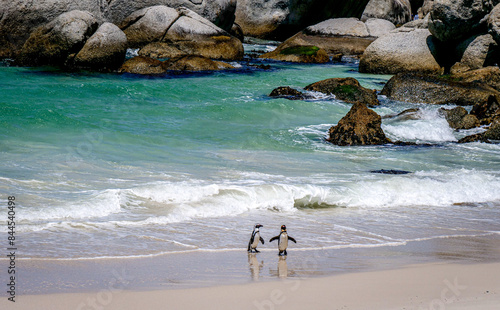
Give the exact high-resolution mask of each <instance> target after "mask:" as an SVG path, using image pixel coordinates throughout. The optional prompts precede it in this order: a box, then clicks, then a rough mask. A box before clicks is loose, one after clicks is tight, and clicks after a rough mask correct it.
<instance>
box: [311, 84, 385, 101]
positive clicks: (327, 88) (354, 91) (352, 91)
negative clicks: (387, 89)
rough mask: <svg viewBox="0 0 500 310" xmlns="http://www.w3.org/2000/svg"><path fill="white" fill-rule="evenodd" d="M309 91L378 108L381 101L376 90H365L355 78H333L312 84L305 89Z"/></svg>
mask: <svg viewBox="0 0 500 310" xmlns="http://www.w3.org/2000/svg"><path fill="white" fill-rule="evenodd" d="M305 89H306V90H309V91H317V92H321V93H324V94H327V95H335V98H337V99H339V100H342V101H346V102H349V103H357V102H360V103H363V104H366V105H368V106H377V105H379V104H380V103H379V101H378V99H377V94H376V92H375V91H374V90H371V89H368V88H364V87H363V86H361V85H360V84H359V82H358V81H357V80H356V79H354V78H350V77H349V78H332V79H327V80H323V81H319V82H316V83H313V84H310V85H308V86H306V87H305Z"/></svg>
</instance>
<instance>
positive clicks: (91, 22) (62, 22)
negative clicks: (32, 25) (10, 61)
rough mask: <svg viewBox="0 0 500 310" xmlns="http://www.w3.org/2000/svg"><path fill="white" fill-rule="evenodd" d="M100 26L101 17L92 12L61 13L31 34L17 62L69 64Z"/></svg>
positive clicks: (28, 64) (34, 64)
mask: <svg viewBox="0 0 500 310" xmlns="http://www.w3.org/2000/svg"><path fill="white" fill-rule="evenodd" d="M97 27H98V22H97V20H96V19H95V18H94V16H92V15H91V14H90V13H88V12H83V11H70V12H67V13H64V14H61V15H59V16H58V17H56V18H55V19H54V20H53V21H51V22H49V23H48V24H46V25H44V26H40V27H39V28H37V29H36V30H35V31H34V32H33V33H32V34H31V35H30V37H29V38H28V40H27V41H26V43H25V44H24V45H23V47H22V49H21V53H20V56H19V57H18V59H17V61H18V62H19V63H20V64H22V65H26V66H40V65H56V66H61V65H65V64H67V63H68V61H71V60H72V59H71V55H73V54H75V53H77V52H78V51H80V49H81V48H82V47H83V46H84V44H85V42H86V41H87V39H88V38H89V37H90V36H91V35H92V34H93V33H94V32H95V31H96V30H97Z"/></svg>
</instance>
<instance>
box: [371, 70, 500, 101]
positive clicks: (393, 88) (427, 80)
mask: <svg viewBox="0 0 500 310" xmlns="http://www.w3.org/2000/svg"><path fill="white" fill-rule="evenodd" d="M381 94H382V95H385V96H387V97H388V98H389V99H393V100H398V101H404V102H412V103H428V104H455V105H459V106H468V105H474V104H476V103H480V102H481V103H487V102H488V100H490V96H493V97H498V96H499V95H500V93H499V92H498V91H496V90H495V89H493V88H491V87H489V86H488V85H487V84H485V83H483V84H479V83H467V82H461V81H455V80H454V79H453V77H452V78H447V77H440V76H430V75H422V74H416V73H400V74H396V75H395V76H393V77H392V78H391V79H390V80H389V81H388V82H387V83H386V85H385V86H384V88H383V89H382V92H381Z"/></svg>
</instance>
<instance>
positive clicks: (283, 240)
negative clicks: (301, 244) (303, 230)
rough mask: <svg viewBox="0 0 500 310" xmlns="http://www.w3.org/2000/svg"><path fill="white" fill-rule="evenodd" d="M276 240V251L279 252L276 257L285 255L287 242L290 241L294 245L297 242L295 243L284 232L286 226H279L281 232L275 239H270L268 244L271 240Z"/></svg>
mask: <svg viewBox="0 0 500 310" xmlns="http://www.w3.org/2000/svg"><path fill="white" fill-rule="evenodd" d="M276 239H278V250H279V253H278V255H279V256H285V255H287V253H286V248H287V247H288V240H291V241H293V242H295V243H297V241H295V239H294V238H292V237H290V236H289V235H288V234H287V232H286V226H285V225H281V232H280V234H279V235H278V236H276V237H272V238H271V239H270V240H269V242H273V240H276Z"/></svg>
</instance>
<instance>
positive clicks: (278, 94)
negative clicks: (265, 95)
mask: <svg viewBox="0 0 500 310" xmlns="http://www.w3.org/2000/svg"><path fill="white" fill-rule="evenodd" d="M269 97H274V98H285V99H289V100H303V99H307V96H306V95H305V94H304V93H302V92H300V91H298V90H296V89H293V88H291V87H290V86H280V87H278V88H275V89H273V91H271V93H270V94H269Z"/></svg>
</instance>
